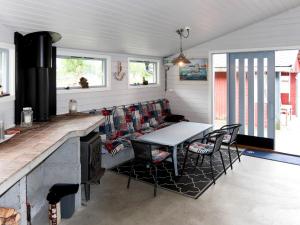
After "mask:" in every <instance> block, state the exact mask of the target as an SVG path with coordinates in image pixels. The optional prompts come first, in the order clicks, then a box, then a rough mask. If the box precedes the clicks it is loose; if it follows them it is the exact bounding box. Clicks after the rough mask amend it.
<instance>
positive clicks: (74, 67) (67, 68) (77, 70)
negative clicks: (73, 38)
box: [62, 59, 90, 76]
mask: <svg viewBox="0 0 300 225" xmlns="http://www.w3.org/2000/svg"><path fill="white" fill-rule="evenodd" d="M62 63H63V71H64V73H73V74H76V75H78V76H80V75H81V74H83V73H84V71H86V70H89V69H90V68H89V67H90V65H89V64H88V63H86V61H85V60H83V59H65V60H63V61H62Z"/></svg>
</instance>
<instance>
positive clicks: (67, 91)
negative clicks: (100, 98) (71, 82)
mask: <svg viewBox="0 0 300 225" xmlns="http://www.w3.org/2000/svg"><path fill="white" fill-rule="evenodd" d="M109 90H111V88H110V87H103V88H100V87H99V88H73V89H72V88H71V89H57V94H76V93H90V92H101V91H109Z"/></svg>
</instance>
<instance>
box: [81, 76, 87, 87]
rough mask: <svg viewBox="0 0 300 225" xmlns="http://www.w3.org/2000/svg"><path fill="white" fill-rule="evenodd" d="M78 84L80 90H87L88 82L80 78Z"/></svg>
mask: <svg viewBox="0 0 300 225" xmlns="http://www.w3.org/2000/svg"><path fill="white" fill-rule="evenodd" d="M79 84H80V86H81V88H89V82H88V80H87V79H86V78H85V77H81V78H80V81H79Z"/></svg>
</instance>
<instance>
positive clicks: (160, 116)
mask: <svg viewBox="0 0 300 225" xmlns="http://www.w3.org/2000/svg"><path fill="white" fill-rule="evenodd" d="M155 119H156V120H157V121H158V123H163V121H164V114H163V109H162V106H161V102H156V103H155Z"/></svg>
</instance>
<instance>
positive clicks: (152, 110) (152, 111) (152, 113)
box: [147, 102, 157, 119]
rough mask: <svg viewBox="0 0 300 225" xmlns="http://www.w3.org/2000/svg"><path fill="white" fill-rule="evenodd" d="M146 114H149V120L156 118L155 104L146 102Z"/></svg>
mask: <svg viewBox="0 0 300 225" xmlns="http://www.w3.org/2000/svg"><path fill="white" fill-rule="evenodd" d="M147 106H148V114H149V119H150V118H151V117H154V118H157V112H156V110H155V102H148V104H147Z"/></svg>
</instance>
